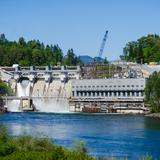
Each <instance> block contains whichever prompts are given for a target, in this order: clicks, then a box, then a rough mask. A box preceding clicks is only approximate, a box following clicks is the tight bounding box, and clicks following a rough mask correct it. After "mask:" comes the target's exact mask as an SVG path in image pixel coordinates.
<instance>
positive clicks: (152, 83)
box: [145, 72, 160, 112]
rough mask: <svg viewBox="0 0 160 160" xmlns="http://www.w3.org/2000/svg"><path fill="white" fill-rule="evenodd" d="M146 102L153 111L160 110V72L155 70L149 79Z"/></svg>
mask: <svg viewBox="0 0 160 160" xmlns="http://www.w3.org/2000/svg"><path fill="white" fill-rule="evenodd" d="M145 103H146V105H147V106H148V107H150V109H151V112H160V72H158V73H157V72H154V73H153V74H152V75H150V76H149V79H148V80H147V84H146V88H145Z"/></svg>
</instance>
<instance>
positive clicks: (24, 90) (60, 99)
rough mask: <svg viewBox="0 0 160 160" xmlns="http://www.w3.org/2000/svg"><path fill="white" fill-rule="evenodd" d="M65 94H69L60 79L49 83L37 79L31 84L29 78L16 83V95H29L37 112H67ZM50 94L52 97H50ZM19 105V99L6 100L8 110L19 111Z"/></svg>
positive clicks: (67, 105) (67, 106)
mask: <svg viewBox="0 0 160 160" xmlns="http://www.w3.org/2000/svg"><path fill="white" fill-rule="evenodd" d="M67 95H69V89H68V88H65V85H64V83H62V82H60V81H55V82H52V83H51V84H49V83H46V82H45V81H43V80H38V81H37V82H36V83H35V84H33V83H31V82H30V81H29V80H23V81H22V82H19V83H17V85H16V96H17V97H25V96H26V97H28V96H31V97H32V99H33V104H34V106H35V108H36V110H37V111H39V112H53V113H66V112H69V104H68V101H67ZM52 96H53V98H51V97H52ZM33 97H34V98H33ZM41 97H42V98H41ZM49 97H50V98H49ZM19 106H20V100H12V101H9V102H8V110H9V111H11V112H20V109H19Z"/></svg>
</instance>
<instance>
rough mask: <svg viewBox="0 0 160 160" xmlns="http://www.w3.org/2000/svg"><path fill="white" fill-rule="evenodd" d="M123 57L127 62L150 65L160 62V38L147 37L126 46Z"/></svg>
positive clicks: (156, 36) (154, 36)
mask: <svg viewBox="0 0 160 160" xmlns="http://www.w3.org/2000/svg"><path fill="white" fill-rule="evenodd" d="M123 57H124V59H125V60H127V61H134V62H137V63H149V62H159V61H160V36H159V35H156V34H154V35H153V34H152V35H147V36H145V37H142V38H140V39H138V40H137V41H132V42H129V43H127V44H126V46H125V47H124V49H123Z"/></svg>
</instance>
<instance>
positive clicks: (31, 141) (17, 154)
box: [0, 126, 93, 160]
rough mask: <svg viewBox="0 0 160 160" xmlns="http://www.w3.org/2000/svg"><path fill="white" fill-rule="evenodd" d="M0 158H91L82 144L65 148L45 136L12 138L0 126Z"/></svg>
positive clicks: (27, 159)
mask: <svg viewBox="0 0 160 160" xmlns="http://www.w3.org/2000/svg"><path fill="white" fill-rule="evenodd" d="M0 160H93V158H92V157H90V156H88V155H87V149H86V147H85V146H84V145H83V144H80V145H78V146H77V147H75V149H70V150H69V149H66V148H64V147H61V146H58V145H55V144H53V143H52V142H51V141H50V140H49V139H46V138H42V139H40V138H32V137H30V136H22V137H17V138H13V137H10V136H9V135H8V134H7V131H6V129H5V128H4V127H3V126H0Z"/></svg>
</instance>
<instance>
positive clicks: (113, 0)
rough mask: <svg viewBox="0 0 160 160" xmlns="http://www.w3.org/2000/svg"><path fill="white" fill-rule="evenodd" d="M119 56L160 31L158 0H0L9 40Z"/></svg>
mask: <svg viewBox="0 0 160 160" xmlns="http://www.w3.org/2000/svg"><path fill="white" fill-rule="evenodd" d="M106 30H108V31H109V34H108V39H107V41H106V45H105V49H104V53H103V57H107V58H108V59H109V60H113V59H118V58H119V55H121V54H122V52H123V47H124V46H125V44H126V43H127V42H129V41H133V40H137V39H138V38H140V37H142V36H144V35H147V34H152V33H156V34H160V0H0V33H5V35H6V37H7V38H8V39H9V40H18V38H19V37H21V36H23V37H24V38H25V40H30V39H39V40H40V41H43V42H44V43H45V44H59V46H60V48H61V49H62V50H63V52H64V54H65V53H66V52H67V50H68V49H69V48H73V49H74V52H75V53H76V54H77V55H86V54H87V55H90V56H97V55H98V52H99V49H100V45H101V41H102V38H103V36H104V33H105V31H106Z"/></svg>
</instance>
